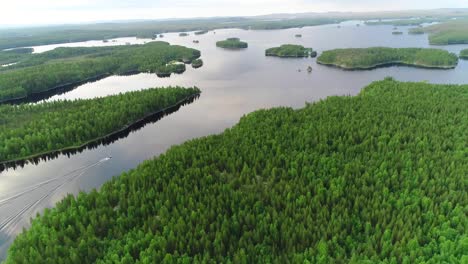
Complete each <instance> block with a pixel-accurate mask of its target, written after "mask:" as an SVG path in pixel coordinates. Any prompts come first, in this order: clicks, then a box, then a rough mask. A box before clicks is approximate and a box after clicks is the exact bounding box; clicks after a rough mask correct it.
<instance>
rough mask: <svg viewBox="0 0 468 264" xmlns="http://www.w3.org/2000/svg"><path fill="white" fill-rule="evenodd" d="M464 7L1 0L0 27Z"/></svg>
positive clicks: (322, 1)
mask: <svg viewBox="0 0 468 264" xmlns="http://www.w3.org/2000/svg"><path fill="white" fill-rule="evenodd" d="M448 7H450V8H461V7H468V0H2V3H1V4H0V8H1V9H0V25H39V24H63V23H81V22H94V21H109V20H128V19H163V18H188V17H213V16H253V15H264V14H272V13H300V12H327V11H383V10H408V9H432V8H448Z"/></svg>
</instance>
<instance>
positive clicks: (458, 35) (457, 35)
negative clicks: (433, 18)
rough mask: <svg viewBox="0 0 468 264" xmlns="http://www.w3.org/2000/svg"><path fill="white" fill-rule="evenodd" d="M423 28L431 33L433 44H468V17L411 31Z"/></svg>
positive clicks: (430, 38)
mask: <svg viewBox="0 0 468 264" xmlns="http://www.w3.org/2000/svg"><path fill="white" fill-rule="evenodd" d="M421 30H424V32H427V33H429V43H430V44H431V45H450V44H468V19H460V20H451V21H447V22H444V23H441V24H435V25H432V26H428V27H424V28H422V29H417V30H416V29H414V30H410V32H411V31H416V32H418V33H419V32H420V31H421ZM413 33H415V32H413Z"/></svg>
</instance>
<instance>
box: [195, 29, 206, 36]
mask: <svg viewBox="0 0 468 264" xmlns="http://www.w3.org/2000/svg"><path fill="white" fill-rule="evenodd" d="M206 33H208V30H200V31H195V33H194V34H195V35H203V34H206Z"/></svg>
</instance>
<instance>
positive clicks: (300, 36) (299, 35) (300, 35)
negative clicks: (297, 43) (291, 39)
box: [294, 34, 302, 38]
mask: <svg viewBox="0 0 468 264" xmlns="http://www.w3.org/2000/svg"><path fill="white" fill-rule="evenodd" d="M294 36H295V37H296V38H302V34H296V35H294Z"/></svg>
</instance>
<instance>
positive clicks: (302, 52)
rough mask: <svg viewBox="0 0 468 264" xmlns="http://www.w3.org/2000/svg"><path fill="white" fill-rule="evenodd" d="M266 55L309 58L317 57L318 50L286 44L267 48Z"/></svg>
mask: <svg viewBox="0 0 468 264" xmlns="http://www.w3.org/2000/svg"><path fill="white" fill-rule="evenodd" d="M265 55H266V56H274V57H282V58H304V57H305V58H307V57H316V56H317V52H316V51H314V50H313V49H311V48H304V46H301V45H293V44H284V45H281V46H280V47H275V48H269V49H267V50H266V51H265Z"/></svg>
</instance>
